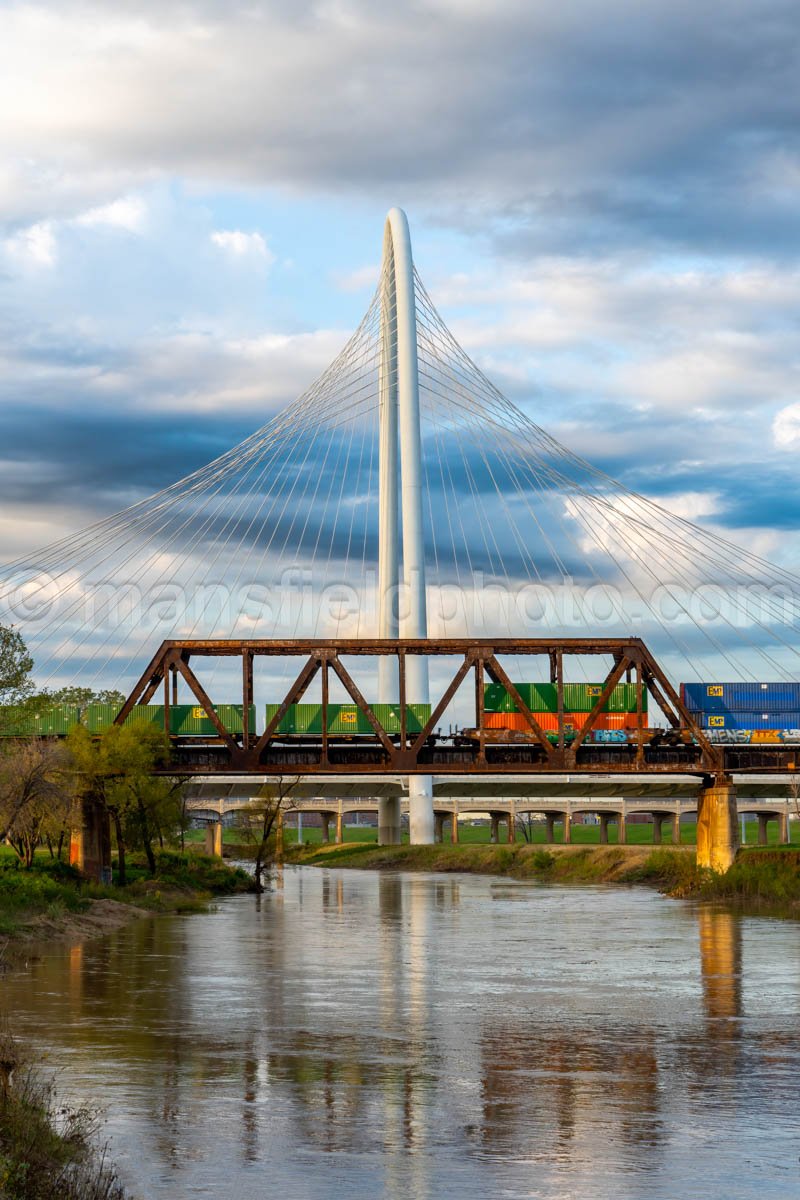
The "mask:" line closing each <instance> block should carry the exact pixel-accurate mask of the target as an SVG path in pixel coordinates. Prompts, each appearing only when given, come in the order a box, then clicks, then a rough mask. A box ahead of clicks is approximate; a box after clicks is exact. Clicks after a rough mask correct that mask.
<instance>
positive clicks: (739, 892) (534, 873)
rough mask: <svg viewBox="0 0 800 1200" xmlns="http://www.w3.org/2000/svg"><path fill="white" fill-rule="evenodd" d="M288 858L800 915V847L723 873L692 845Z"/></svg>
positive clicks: (357, 849)
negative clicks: (652, 891)
mask: <svg viewBox="0 0 800 1200" xmlns="http://www.w3.org/2000/svg"><path fill="white" fill-rule="evenodd" d="M287 862H296V863H303V864H307V865H310V866H328V867H333V866H335V867H348V868H359V869H364V870H366V869H370V870H379V871H380V870H394V871H437V872H457V871H464V872H467V873H469V874H480V875H501V876H508V877H511V878H513V879H526V880H538V881H540V882H542V883H562V884H592V883H610V884H623V885H628V886H630V885H634V884H643V885H646V886H650V887H655V888H658V890H659V891H661V892H663V893H664V894H665V895H669V896H676V897H693V898H696V899H700V900H724V901H726V902H727V903H732V904H739V905H741V906H743V907H746V908H748V909H750V910H759V911H762V910H766V909H769V910H770V911H772V912H780V915H784V916H793V917H800V851H798V850H797V849H793V848H791V847H787V848H775V849H758V850H755V849H753V850H750V849H748V850H742V851H740V853H739V856H738V858H737V860H736V862H735V863H734V865H733V866H732V867H731V869H730V870H729V871H728V872H726V874H724V875H713V874H712V873H711V872H709V871H703V870H701V869H699V868H698V866H697V864H696V862H695V852H694V848H693V847H689V846H687V847H680V846H675V847H659V848H657V849H653V847H652V846H650V847H648V846H563V845H561V846H547V847H546V848H545V847H542V846H533V845H530V844H527V843H519V842H518V843H516V844H515V845H510V846H509V845H497V846H475V845H472V846H453V845H435V846H381V847H376V846H375V845H374V844H371V843H366V844H361V845H359V844H355V843H350V844H348V845H345V846H324V847H318V846H317V847H305V848H297V849H295V848H291V849H289V850H288V851H287Z"/></svg>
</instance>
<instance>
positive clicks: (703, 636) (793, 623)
mask: <svg viewBox="0 0 800 1200" xmlns="http://www.w3.org/2000/svg"><path fill="white" fill-rule="evenodd" d="M386 286H387V277H386V272H385V271H384V273H383V274H382V276H381V279H380V280H379V282H378V287H377V289H376V292H375V294H374V296H373V298H372V300H371V302H370V304H369V307H368V309H367V311H366V313H365V315H364V318H363V320H362V322H361V324H360V325H359V327H358V328H357V329H356V331H355V333H354V334H353V335H352V337H351V338H350V339H349V341H348V342H347V344H346V345H345V346H344V348H343V349H342V351H341V353H340V354H339V355H338V356H337V357H336V358H335V359H334V361H333V362H332V363H331V365H330V366H329V367H328V368H327V370H326V371H324V372H323V374H322V375H321V376H320V377H319V379H317V380H316V381H315V383H314V384H312V386H311V387H310V388H309V389H308V390H307V391H306V392H305V393H304V394H303V395H302V396H300V397H299V399H297V400H296V401H294V402H293V403H292V404H290V405H288V406H287V407H286V408H285V409H284V410H283V411H281V412H279V413H278V414H277V415H276V416H274V417H273V418H272V419H271V420H270V421H269V422H267V424H265V425H264V426H262V427H261V428H260V429H258V430H257V431H256V432H255V433H253V434H252V435H251V436H250V437H248V438H246V439H245V440H244V441H242V442H240V443H239V444H238V445H236V446H234V447H232V448H231V449H230V450H227V451H226V452H225V453H224V454H222V455H221V456H220V457H219V458H217V459H215V460H214V461H213V462H210V463H208V464H206V465H205V466H203V467H201V468H200V469H199V470H197V471H194V472H192V473H191V474H190V475H188V476H186V477H185V478H184V479H181V480H179V481H177V482H175V483H172V484H170V485H169V486H168V487H166V488H164V489H162V490H161V491H159V492H157V493H155V494H153V495H151V496H147V497H145V498H143V499H142V500H140V501H138V502H137V503H136V504H134V505H132V506H131V507H129V508H126V509H124V510H123V511H121V512H118V513H115V514H113V515H111V516H108V517H105V518H103V519H102V520H99V521H96V522H94V523H93V524H91V525H89V526H87V527H86V528H84V529H82V530H79V531H78V532H76V533H74V534H71V535H68V536H65V537H62V538H60V539H58V540H57V541H55V542H53V543H51V544H49V545H47V546H45V547H42V548H41V549H39V550H37V551H35V552H33V553H31V554H28V555H25V556H23V557H21V558H18V559H16V560H15V561H13V562H11V563H8V564H6V565H5V567H3V568H2V569H1V570H0V620H2V621H3V622H4V623H8V622H9V621H10V622H12V623H14V624H17V625H19V626H20V627H21V629H22V632H23V634H24V636H25V638H26V641H27V642H28V644H29V646H30V647H31V649H32V651H33V653H34V656H35V660H36V671H37V681H38V683H39V684H40V685H42V686H46V685H48V684H49V685H57V684H61V683H68V682H75V681H77V680H80V681H81V682H85V683H94V684H96V685H97V686H99V685H100V684H103V685H105V686H119V687H122V688H123V689H124V688H125V686H126V685H127V684H128V683H129V682H130V680H131V678H132V676H134V675H135V674H137V673H138V671H139V670H140V669H141V663H142V662H143V661H144V660H146V659H147V658H149V657H150V654H151V653H152V650H153V648H154V647H155V645H157V643H158V642H159V641H161V640H162V639H163V638H166V637H212V636H216V637H244V636H261V637H280V636H287V637H291V636H303V635H306V636H320V637H322V636H339V637H344V636H352V637H359V636H363V635H368V634H372V633H373V631H374V629H375V627H376V623H377V608H378V603H377V594H376V589H377V558H378V440H379V439H378V434H379V430H378V397H379V388H380V376H381V361H382V350H381V345H382V343H381V336H382V324H383V332H384V334H385V333H386V306H385V304H384V290H385V288H386ZM415 299H416V309H417V342H418V360H419V380H420V410H421V414H422V430H421V435H422V452H423V478H424V483H425V492H426V495H425V501H424V508H425V512H424V519H425V524H426V531H425V542H426V544H425V549H426V562H427V581H428V600H429V627H430V632H431V635H433V636H436V635H440V636H457V635H461V636H463V635H464V634H481V633H486V634H491V635H494V636H502V635H505V634H508V635H520V634H528V635H536V634H542V633H546V634H548V635H552V636H570V635H573V636H577V635H585V634H587V633H594V634H596V635H597V636H620V635H628V634H631V633H636V634H639V635H641V636H643V637H644V638H645V639H646V640H647V641H648V642H649V643H650V644H651V645H652V648H653V649H654V650H655V651H656V653H658V654H660V655H661V656H666V660H668V661H669V663H670V664H671V666H672V669H673V673H674V674H675V675H676V677H680V678H697V677H706V678H715V677H720V675H721V674H722V675H724V676H727V677H730V678H748V677H752V676H754V675H760V676H762V677H764V678H774V677H778V678H791V677H792V676H793V675H795V676H796V675H797V672H798V668H799V667H800V664H798V663H797V662H796V661H795V660H796V658H797V657H798V655H800V650H798V645H800V643H798V639H797V637H796V633H797V622H798V610H797V597H798V595H800V578H798V577H797V576H795V575H794V574H792V573H791V572H789V571H787V570H786V569H785V568H782V567H779V566H777V565H775V564H772V563H769V562H767V561H766V560H764V559H762V558H760V557H759V556H757V555H756V554H754V553H752V552H751V551H748V550H746V549H745V548H742V547H739V546H736V545H734V544H733V543H732V542H730V541H728V540H726V539H724V538H722V537H720V536H719V535H718V534H717V533H716V532H714V531H712V530H709V529H703V528H702V527H701V526H699V525H697V524H694V523H692V522H690V521H688V520H687V519H686V518H684V517H682V516H680V515H678V514H676V513H674V512H671V511H670V510H669V508H667V507H665V506H663V505H659V504H658V503H656V502H655V501H654V500H652V499H650V498H649V497H647V496H644V495H641V494H639V493H637V492H634V491H632V490H630V489H629V488H627V487H625V485H624V484H622V483H621V482H619V481H618V480H615V479H613V478H612V477H610V476H609V475H606V474H604V473H603V472H602V471H600V470H598V469H597V468H595V467H594V466H592V465H591V464H590V463H589V462H587V461H586V460H584V459H582V458H580V457H579V456H578V455H575V454H573V453H572V452H571V451H570V450H569V449H568V448H567V447H566V446H564V445H562V444H561V443H560V442H558V441H557V440H556V439H555V438H553V437H552V436H551V435H550V434H548V433H547V432H546V430H544V429H543V428H542V427H540V426H539V425H537V424H536V423H535V422H533V421H532V420H531V419H530V418H529V417H528V416H527V415H526V414H525V413H524V412H523V411H522V410H521V409H520V408H518V407H517V406H516V405H514V404H513V403H512V402H511V401H510V400H509V399H507V398H506V397H505V396H504V395H503V394H502V393H501V392H500V391H499V390H498V389H497V388H496V387H495V386H494V385H493V384H492V383H491V382H490V381H489V380H488V379H487V378H486V376H485V375H484V374H483V373H482V372H481V370H480V369H479V368H478V367H477V366H476V365H475V363H474V362H472V360H471V359H470V358H469V357H468V355H467V354H466V353H465V351H464V350H463V349H462V347H461V346H460V345H459V344H458V342H457V341H456V340H455V338H454V337H453V335H452V334H451V333H450V331H449V330H448V328H447V326H446V325H445V323H444V321H443V320H442V318H441V317H440V315H439V313H438V312H437V310H436V308H435V307H434V305H433V302H432V300H431V298H430V296H429V295H428V293H427V291H426V290H425V287H424V285H423V284H422V281H421V280H420V279H419V276H416V275H415ZM384 368H385V364H384Z"/></svg>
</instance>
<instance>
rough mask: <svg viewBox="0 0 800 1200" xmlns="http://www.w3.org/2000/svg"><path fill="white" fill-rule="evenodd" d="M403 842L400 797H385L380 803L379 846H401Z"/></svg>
mask: <svg viewBox="0 0 800 1200" xmlns="http://www.w3.org/2000/svg"><path fill="white" fill-rule="evenodd" d="M402 840H403V834H402V826H401V824H400V797H399V796H389V797H388V798H386V797H384V798H382V799H381V800H379V801H378V845H379V846H399V845H400V843H401V842H402Z"/></svg>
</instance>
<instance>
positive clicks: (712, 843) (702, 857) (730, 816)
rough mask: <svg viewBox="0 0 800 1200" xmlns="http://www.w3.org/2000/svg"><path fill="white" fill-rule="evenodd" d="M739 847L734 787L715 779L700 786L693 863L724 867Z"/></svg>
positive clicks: (731, 860)
mask: <svg viewBox="0 0 800 1200" xmlns="http://www.w3.org/2000/svg"><path fill="white" fill-rule="evenodd" d="M738 849H739V820H738V812H737V808H736V788H735V787H734V786H733V784H732V783H718V784H715V785H714V786H713V787H709V788H703V789H701V791H700V793H699V795H698V802H697V865H698V866H699V867H708V868H710V869H711V870H712V871H718V872H722V871H727V870H728V868H729V867H730V866H731V865H732V864H733V861H734V859H735V858H736V851H737V850H738Z"/></svg>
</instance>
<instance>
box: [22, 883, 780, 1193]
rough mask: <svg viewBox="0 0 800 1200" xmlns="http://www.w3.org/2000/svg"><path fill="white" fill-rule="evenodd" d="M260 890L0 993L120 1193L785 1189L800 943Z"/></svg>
mask: <svg viewBox="0 0 800 1200" xmlns="http://www.w3.org/2000/svg"><path fill="white" fill-rule="evenodd" d="M280 884H281V886H279V887H276V888H275V890H274V891H273V892H272V893H270V894H268V895H266V896H265V897H263V898H262V899H261V901H260V902H259V901H256V900H254V899H253V898H251V897H243V898H236V899H233V900H231V901H226V902H224V903H222V904H221V905H220V906H219V909H218V911H217V912H215V913H211V914H208V915H204V916H192V917H190V918H166V919H159V920H156V921H144V922H141V923H139V924H137V925H136V926H134V927H132V928H130V929H128V930H125V931H122V932H120V933H117V934H114V935H112V936H111V937H109V938H106V939H103V940H101V941H98V942H95V943H87V944H86V945H84V946H83V947H82V948H75V949H73V950H70V951H65V952H63V953H61V952H53V951H52V950H50V951H48V953H47V954H46V955H45V956H44V957H43V958H41V959H40V960H39V961H38V962H35V963H34V964H33V966H32V967H31V969H30V971H29V973H28V974H23V973H22V972H20V973H18V974H17V973H15V972H12V973H11V975H10V976H9V977H8V978H7V981H6V991H7V1009H8V1011H9V1014H10V1016H11V1018H12V1020H13V1022H14V1025H15V1027H17V1028H18V1029H19V1030H20V1033H22V1034H24V1035H26V1036H27V1035H29V1036H31V1037H32V1038H33V1039H34V1040H37V1039H39V1040H42V1041H44V1040H45V1039H46V1042H47V1046H48V1050H49V1052H50V1056H51V1057H50V1061H51V1062H52V1063H53V1064H54V1065H58V1066H62V1065H63V1066H64V1070H65V1074H64V1076H63V1081H64V1086H67V1087H68V1088H69V1090H70V1091H71V1092H73V1093H75V1092H77V1093H78V1094H86V1095H87V1096H91V1098H92V1099H93V1100H94V1101H96V1102H99V1103H101V1104H103V1105H104V1106H105V1107H107V1109H108V1116H109V1126H108V1128H109V1131H110V1133H111V1135H112V1151H113V1153H114V1155H115V1156H116V1157H118V1158H119V1159H120V1161H121V1165H122V1167H123V1170H124V1173H125V1175H126V1177H127V1179H128V1181H129V1182H130V1184H131V1186H132V1188H133V1189H134V1190H135V1191H137V1192H138V1193H139V1194H143V1195H145V1196H148V1197H152V1196H158V1197H161V1196H170V1197H171V1196H175V1195H184V1194H191V1193H192V1192H193V1191H195V1190H197V1191H198V1192H200V1193H201V1194H215V1195H216V1194H231V1195H237V1196H242V1197H244V1198H245V1200H247V1198H248V1197H251V1196H252V1197H255V1196H257V1195H258V1196H261V1195H264V1194H275V1193H278V1192H280V1191H284V1192H285V1193H286V1194H287V1195H303V1196H310V1197H315V1198H316V1197H322V1196H330V1195H333V1194H341V1195H343V1194H348V1195H351V1194H352V1195H357V1196H373V1195H386V1196H391V1197H398V1198H399V1197H401V1196H402V1197H405V1196H408V1195H411V1194H414V1195H415V1196H421V1197H427V1196H430V1197H434V1196H436V1197H439V1196H444V1195H449V1194H453V1193H454V1192H456V1191H457V1192H458V1193H459V1194H460V1195H463V1196H466V1197H473V1196H475V1197H477V1196H483V1195H486V1194H497V1193H498V1191H500V1190H503V1189H505V1190H508V1191H510V1192H511V1193H517V1192H519V1191H520V1189H524V1188H527V1189H528V1192H530V1191H531V1189H534V1190H535V1189H538V1190H539V1191H541V1192H542V1194H550V1195H553V1194H560V1192H563V1191H564V1190H568V1191H571V1192H572V1193H574V1194H579V1195H588V1194H591V1195H593V1196H598V1197H601V1198H604V1197H611V1196H618V1195H620V1194H634V1193H632V1192H631V1188H633V1189H634V1192H635V1194H645V1192H646V1194H647V1195H648V1196H651V1195H653V1196H656V1197H664V1198H666V1197H667V1196H670V1197H672V1196H674V1195H679V1194H680V1195H693V1194H698V1193H697V1192H696V1190H693V1186H692V1180H693V1179H697V1178H703V1179H704V1180H705V1185H704V1186H706V1188H707V1192H706V1194H708V1195H727V1194H735V1195H736V1196H739V1197H750V1196H755V1195H756V1194H759V1195H760V1190H759V1189H760V1182H759V1180H760V1178H762V1172H765V1171H769V1172H771V1173H772V1174H773V1177H774V1172H775V1171H781V1170H783V1167H784V1164H790V1166H789V1168H788V1169H791V1171H794V1165H795V1154H794V1151H795V1150H796V1144H795V1137H796V1128H795V1119H796V1105H795V1101H796V1098H797V1090H796V1087H797V1085H796V1079H797V1072H798V1068H800V1030H798V1026H797V1020H796V1018H797V1011H798V1007H799V1006H800V979H799V978H798V974H797V970H796V963H797V961H798V950H800V929H799V928H798V926H797V925H796V924H793V923H789V922H786V923H779V922H776V921H765V920H756V919H747V918H740V917H737V916H735V915H733V914H731V913H728V912H725V911H715V910H706V909H699V910H694V909H691V908H689V907H688V906H684V905H682V904H680V903H678V902H672V901H667V900H664V899H663V898H660V897H657V896H655V895H652V894H650V893H649V892H644V891H628V890H624V889H618V890H614V889H601V888H593V889H561V890H559V889H556V888H541V887H533V886H528V885H525V884H519V883H512V882H507V881H499V880H491V879H486V878H478V877H469V876H457V877H453V878H451V877H442V876H418V877H412V876H408V875H391V874H387V875H376V874H374V873H371V872H364V873H361V872H351V873H344V872H334V871H330V872H326V871H319V870H313V869H305V870H299V869H292V868H288V869H286V871H285V872H284V873H283V877H282V880H281V881H280ZM745 981H746V986H745ZM688 1147H691V1153H688V1151H687V1148H688ZM734 1178H735V1180H736V1188H735V1189H734V1190H733V1191H731V1190H730V1185H731V1181H732V1180H733V1179H734ZM267 1185H268V1186H267ZM265 1187H266V1189H267V1190H266V1192H265V1190H264V1189H265ZM787 1194H788V1193H787Z"/></svg>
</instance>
